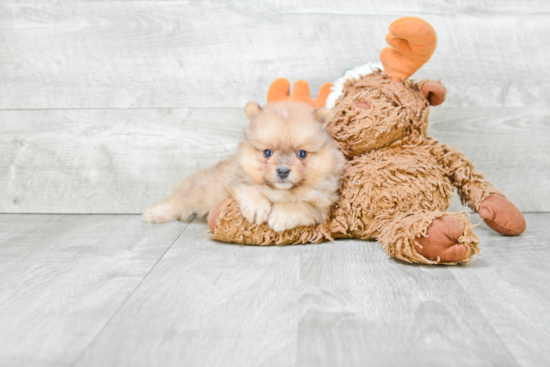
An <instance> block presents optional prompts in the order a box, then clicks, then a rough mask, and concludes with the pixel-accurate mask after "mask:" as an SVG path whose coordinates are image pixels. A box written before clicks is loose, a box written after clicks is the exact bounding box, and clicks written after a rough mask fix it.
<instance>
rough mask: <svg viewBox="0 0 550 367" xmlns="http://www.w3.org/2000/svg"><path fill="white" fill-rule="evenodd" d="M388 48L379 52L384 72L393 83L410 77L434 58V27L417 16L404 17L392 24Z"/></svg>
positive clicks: (387, 38)
mask: <svg viewBox="0 0 550 367" xmlns="http://www.w3.org/2000/svg"><path fill="white" fill-rule="evenodd" d="M386 42H387V43H388V45H390V46H391V47H386V48H384V49H383V50H382V52H380V60H381V61H382V64H383V65H384V71H385V73H386V74H388V75H389V76H390V77H391V79H392V80H395V81H399V80H403V79H407V78H409V77H410V76H411V75H413V74H414V73H415V72H416V71H417V70H418V69H420V67H421V66H422V65H424V64H425V63H426V62H427V61H428V60H429V59H430V57H431V56H432V54H433V53H434V51H435V47H436V46H437V35H436V33H435V30H434V29H433V28H432V26H431V25H430V24H429V23H428V22H426V21H425V20H423V19H420V18H417V17H404V18H400V19H398V20H396V21H395V22H393V23H392V24H391V25H390V33H388V35H387V36H386Z"/></svg>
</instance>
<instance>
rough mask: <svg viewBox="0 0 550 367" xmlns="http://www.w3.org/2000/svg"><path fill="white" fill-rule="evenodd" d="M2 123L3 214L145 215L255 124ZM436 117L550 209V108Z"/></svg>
mask: <svg viewBox="0 0 550 367" xmlns="http://www.w3.org/2000/svg"><path fill="white" fill-rule="evenodd" d="M0 121H5V122H7V123H4V124H0V182H2V185H3V186H4V188H5V190H4V192H3V195H2V198H1V201H0V211H1V212H13V213H25V212H40V213H55V212H64V213H141V212H142V211H143V210H144V209H146V208H147V207H148V206H150V205H152V204H154V203H156V202H157V201H160V200H162V199H163V198H164V197H165V196H167V195H169V194H170V193H171V191H172V189H173V187H174V185H175V184H176V183H177V182H178V181H179V180H180V179H181V178H183V177H184V176H185V175H187V174H189V173H191V172H193V171H195V170H197V169H199V168H204V167H207V166H209V165H212V164H215V163H216V162H217V161H218V160H219V159H221V158H223V157H226V156H228V155H230V154H231V153H232V152H233V151H235V149H236V146H237V143H238V141H239V139H240V137H241V135H242V129H243V128H244V127H245V126H247V124H248V121H247V120H246V117H245V116H244V112H243V110H242V109H241V108H232V109H227V108H220V109H144V110H142V109H121V110H26V111H0ZM430 121H431V123H430V128H429V133H430V134H431V135H433V136H434V137H436V138H438V139H440V140H441V142H443V143H446V144H449V145H451V146H455V147H457V148H458V149H461V150H463V151H464V152H465V153H466V154H467V155H468V156H469V158H470V159H471V160H472V161H473V162H474V164H475V165H476V167H477V168H478V169H479V170H480V171H481V172H483V173H484V174H485V175H486V177H487V178H489V179H490V180H491V181H492V182H493V183H494V184H495V185H496V186H497V187H498V188H499V189H500V190H501V191H503V193H505V194H506V195H507V196H508V197H509V198H510V199H511V200H512V201H513V202H514V203H516V204H517V205H518V207H519V208H520V209H522V210H524V211H550V154H549V148H548V147H549V146H550V110H549V109H544V108H530V109H529V110H526V109H523V108H499V107H493V108H479V107H472V108H468V109H464V108H446V107H436V108H433V109H432V113H431V120H430ZM457 202H458V201H455V204H454V205H453V207H452V208H451V210H459V209H460V208H461V207H460V206H459V205H457V204H456V203H457Z"/></svg>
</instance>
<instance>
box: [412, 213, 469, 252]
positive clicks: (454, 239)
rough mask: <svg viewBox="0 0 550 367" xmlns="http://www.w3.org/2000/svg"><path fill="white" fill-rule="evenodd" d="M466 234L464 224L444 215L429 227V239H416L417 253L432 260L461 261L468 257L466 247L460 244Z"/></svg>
mask: <svg viewBox="0 0 550 367" xmlns="http://www.w3.org/2000/svg"><path fill="white" fill-rule="evenodd" d="M463 233H464V223H462V222H461V221H460V220H458V219H457V218H456V217H452V216H450V215H444V216H442V217H440V218H437V219H435V220H434V221H433V222H432V224H430V226H429V227H428V230H427V232H426V234H427V237H419V238H417V239H416V241H415V242H416V244H415V248H416V251H417V252H418V253H419V254H420V255H422V256H424V257H425V258H427V259H430V260H437V261H452V262H455V261H460V260H462V259H464V258H465V257H466V256H468V249H467V248H466V246H464V245H462V244H461V243H459V242H458V238H459V237H460V236H462V234H463Z"/></svg>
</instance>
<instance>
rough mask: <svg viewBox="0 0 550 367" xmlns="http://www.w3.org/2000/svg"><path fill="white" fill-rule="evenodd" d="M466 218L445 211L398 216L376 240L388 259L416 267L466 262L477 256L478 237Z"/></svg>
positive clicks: (384, 228)
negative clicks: (405, 262)
mask: <svg viewBox="0 0 550 367" xmlns="http://www.w3.org/2000/svg"><path fill="white" fill-rule="evenodd" d="M472 227H473V226H472V223H471V222H470V220H469V218H468V217H467V216H466V215H463V214H461V213H447V212H424V213H411V214H398V215H396V216H395V217H394V218H393V220H391V221H389V222H388V223H387V224H386V225H384V226H383V228H382V230H381V231H380V235H379V236H378V240H379V241H380V242H381V243H382V245H383V246H384V249H385V250H386V252H387V253H388V255H389V256H392V257H395V258H397V259H400V260H403V261H407V262H412V263H419V264H443V265H456V264H460V263H468V262H470V261H471V260H472V256H473V255H474V254H479V249H478V244H479V238H478V237H477V236H476V235H475V233H474V232H473V231H472Z"/></svg>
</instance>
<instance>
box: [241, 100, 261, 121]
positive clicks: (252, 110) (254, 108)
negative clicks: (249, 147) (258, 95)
mask: <svg viewBox="0 0 550 367" xmlns="http://www.w3.org/2000/svg"><path fill="white" fill-rule="evenodd" d="M261 110H262V108H261V107H260V105H259V104H257V103H256V102H248V103H247V104H246V107H245V108H244V112H245V113H246V117H248V120H249V121H250V122H252V121H253V120H254V119H256V117H258V115H259V114H260V111H261Z"/></svg>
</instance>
